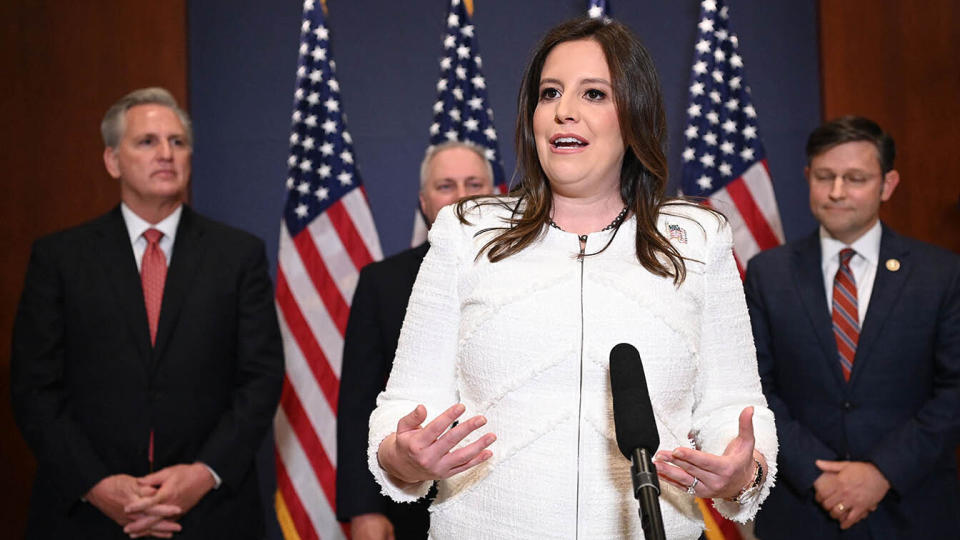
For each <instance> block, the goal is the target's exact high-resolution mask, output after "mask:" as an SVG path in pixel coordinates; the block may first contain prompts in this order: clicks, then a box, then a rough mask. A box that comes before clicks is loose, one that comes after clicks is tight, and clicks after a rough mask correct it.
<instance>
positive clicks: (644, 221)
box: [369, 19, 777, 538]
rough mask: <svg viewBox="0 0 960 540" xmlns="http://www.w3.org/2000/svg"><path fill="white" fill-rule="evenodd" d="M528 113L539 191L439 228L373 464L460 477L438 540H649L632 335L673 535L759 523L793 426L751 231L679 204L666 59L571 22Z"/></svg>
mask: <svg viewBox="0 0 960 540" xmlns="http://www.w3.org/2000/svg"><path fill="white" fill-rule="evenodd" d="M518 109H519V114H518V120H517V155H518V169H519V174H518V176H519V179H520V184H519V185H518V186H517V187H516V188H515V189H514V190H513V192H512V193H511V194H510V195H511V196H510V197H504V198H486V199H482V198H478V199H473V200H468V201H464V202H461V203H460V204H459V205H457V207H456V208H454V207H447V208H445V209H444V210H443V211H441V213H440V216H439V217H438V219H437V220H436V223H435V224H434V226H433V228H432V230H431V231H430V243H431V248H430V251H429V252H428V254H427V256H426V258H425V259H424V262H423V266H422V267H421V270H420V274H419V276H418V278H417V282H416V285H415V286H414V289H413V294H412V296H411V299H410V304H409V307H408V309H407V315H406V318H405V320H404V325H403V331H402V333H401V337H400V343H399V346H398V349H397V355H396V358H395V360H394V367H393V372H392V373H391V375H390V379H389V383H388V385H387V388H386V390H385V391H384V392H383V393H382V394H381V395H380V397H379V398H378V401H377V404H378V406H377V409H376V410H375V411H374V413H373V415H372V416H371V418H370V449H369V461H370V469H371V471H372V472H373V474H374V476H375V477H377V479H378V481H379V482H380V484H381V485H382V486H383V490H384V493H386V494H388V495H390V496H391V497H393V498H394V499H396V500H399V501H404V500H414V499H416V498H418V497H421V496H423V495H424V494H425V493H426V492H427V490H428V489H429V488H430V485H431V484H432V483H433V482H434V481H437V480H439V485H438V494H437V498H436V500H435V502H434V503H433V505H432V506H431V509H430V510H431V529H430V534H431V537H433V538H554V537H555V538H578V537H583V538H622V537H638V536H639V535H640V530H641V529H640V523H639V519H638V517H637V506H636V501H635V500H634V499H633V495H632V489H631V481H630V472H629V466H630V463H629V461H627V460H626V459H624V458H623V456H622V455H621V454H620V453H619V451H618V449H617V445H616V438H615V434H614V425H613V413H612V406H611V398H610V383H609V370H608V364H607V358H608V354H609V352H610V350H611V348H612V347H613V346H614V345H616V344H617V343H621V342H626V343H630V344H633V345H634V346H636V347H637V349H639V351H640V354H641V357H642V358H643V364H644V370H645V372H646V378H647V381H648V385H649V390H650V397H651V401H652V404H653V409H654V414H655V418H656V424H657V430H658V432H659V435H660V441H661V445H660V451H659V452H658V453H657V469H658V473H659V474H660V476H661V482H660V483H661V487H662V493H661V508H662V513H663V519H664V525H665V529H666V533H667V537H668V538H697V537H698V536H699V535H700V534H701V531H702V527H703V522H702V520H701V519H700V514H699V511H698V508H697V506H696V503H695V499H694V497H695V496H699V497H702V498H706V499H713V504H715V505H716V507H717V509H718V510H719V511H720V512H721V513H723V514H724V515H726V516H728V517H730V518H732V519H735V520H738V521H743V520H746V519H749V518H750V517H752V516H753V515H754V513H755V512H756V510H757V507H758V506H759V504H760V502H761V501H762V500H763V499H764V498H765V497H766V494H767V492H768V491H769V489H770V486H771V485H772V483H773V481H774V477H775V474H776V470H775V467H776V465H775V464H776V449H777V443H776V431H775V429H774V424H773V415H772V413H771V412H770V411H769V409H767V408H766V401H765V400H764V397H763V394H762V393H761V390H760V381H759V377H758V375H757V367H756V359H755V351H754V348H753V339H752V336H751V331H750V324H749V320H748V318H747V309H746V304H745V301H744V296H743V290H742V287H741V284H740V279H739V274H738V272H737V268H736V264H735V262H734V259H733V255H732V251H731V235H730V230H729V227H728V226H727V225H726V223H725V221H724V220H723V218H722V216H719V215H718V214H716V213H714V212H712V211H709V210H706V209H702V208H699V207H697V206H694V205H691V204H689V203H685V202H683V201H676V200H670V199H668V198H666V197H665V196H664V190H665V186H666V179H667V171H666V158H665V156H664V152H663V147H664V140H665V138H666V126H665V118H664V113H663V105H662V98H661V94H660V86H659V80H658V77H657V73H656V70H655V68H654V66H653V62H652V60H651V59H650V57H649V55H648V53H647V51H646V50H645V49H644V48H643V46H642V45H641V44H640V43H639V42H638V41H637V40H636V39H635V38H634V37H633V36H632V35H631V34H630V32H629V31H628V30H627V29H626V28H625V27H624V26H622V25H621V24H619V23H616V22H611V21H598V20H589V19H579V20H575V21H571V22H568V23H565V24H563V25H560V26H558V27H557V28H554V29H553V30H551V31H550V32H549V33H548V34H547V36H546V37H545V38H544V39H543V40H542V41H541V43H540V45H539V46H538V48H537V49H536V51H535V52H534V55H533V58H532V60H531V62H530V65H529V66H528V68H527V71H526V74H525V77H524V80H523V83H522V87H521V90H520V96H519V107H518ZM411 411H412V412H411ZM465 413H467V415H466V416H468V417H469V418H467V419H466V420H462V421H460V422H459V424H456V425H455V426H453V427H451V426H452V424H453V423H454V421H455V420H457V419H458V418H460V417H461V416H463V415H464V414H465ZM428 417H432V420H431V421H430V422H429V423H427V424H426V425H422V424H423V423H424V422H425V421H426V420H427V419H428ZM481 427H483V428H484V429H482V430H481V429H479V428H481ZM494 441H496V444H493V443H494Z"/></svg>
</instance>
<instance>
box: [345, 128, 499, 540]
mask: <svg viewBox="0 0 960 540" xmlns="http://www.w3.org/2000/svg"><path fill="white" fill-rule="evenodd" d="M492 192H493V170H492V169H491V167H490V162H489V161H487V159H486V158H485V157H484V154H483V150H482V149H480V148H478V147H476V146H474V145H471V144H469V143H464V142H456V141H454V142H447V143H443V144H439V145H437V146H432V147H430V148H429V149H427V153H426V156H425V157H424V158H423V163H422V164H421V166H420V207H421V210H422V211H423V215H424V219H425V220H426V222H427V223H428V224H432V223H433V221H434V220H435V219H437V214H438V213H439V212H440V209H441V208H443V207H444V206H447V205H448V204H452V203H454V202H456V201H458V200H460V199H461V198H463V197H467V196H471V195H489V194H490V193H492ZM428 248H429V245H428V244H427V243H426V242H424V243H423V244H421V245H419V246H417V247H415V248H412V249H408V250H406V251H402V252H400V253H398V254H396V255H394V256H392V257H389V258H387V259H384V260H383V261H380V262H377V263H373V264H370V265H367V266H366V267H364V268H363V270H361V272H360V279H359V281H358V282H357V289H356V291H355V292H354V295H353V302H352V304H351V306H350V319H349V321H348V322H347V332H346V336H345V338H344V347H343V367H342V370H341V375H340V399H339V403H338V406H337V411H338V418H337V457H338V463H337V517H338V518H339V519H340V520H341V521H345V522H349V523H350V532H351V538H353V540H374V539H375V540H386V539H388V538H394V537H395V538H398V539H401V540H402V539H405V538H426V536H427V528H428V526H429V520H428V517H427V503H428V501H425V500H420V501H417V502H416V503H413V504H399V503H395V502H393V501H391V500H390V499H389V498H388V497H386V496H384V495H381V494H380V486H379V485H377V482H376V480H374V479H373V476H372V475H371V474H370V470H369V469H368V467H367V429H368V422H369V420H370V413H371V412H373V409H374V407H375V406H376V399H377V395H378V394H379V393H380V392H382V391H383V389H384V387H385V386H386V383H387V377H388V376H389V375H390V369H391V368H392V367H393V355H394V353H395V352H396V350H397V340H398V339H399V337H400V327H401V325H402V323H403V316H404V314H406V311H407V302H408V301H409V300H410V291H411V290H413V282H414V281H415V280H416V279H417V272H418V271H419V270H420V263H421V262H423V257H424V255H426V254H427V249H428Z"/></svg>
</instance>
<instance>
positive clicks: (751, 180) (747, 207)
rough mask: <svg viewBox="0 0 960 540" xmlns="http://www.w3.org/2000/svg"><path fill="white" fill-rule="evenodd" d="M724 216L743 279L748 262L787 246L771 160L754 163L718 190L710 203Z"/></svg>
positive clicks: (710, 199) (711, 197) (710, 198)
mask: <svg viewBox="0 0 960 540" xmlns="http://www.w3.org/2000/svg"><path fill="white" fill-rule="evenodd" d="M707 200H708V201H709V202H710V205H711V206H712V207H714V208H716V209H717V210H719V211H721V212H723V215H724V216H726V217H727V220H728V221H729V223H730V228H731V229H732V231H733V254H734V257H735V258H736V260H737V268H738V269H739V270H740V275H741V276H743V274H744V272H745V271H746V268H747V261H749V260H750V259H751V258H752V257H753V256H754V255H756V254H757V253H760V252H761V251H763V250H765V249H769V248H772V247H775V246H779V245H780V244H783V242H784V236H783V225H782V224H781V222H780V212H779V210H778V209H777V199H776V196H775V195H774V193H773V181H772V179H771V176H770V170H769V169H768V168H767V160H765V159H764V160H761V161H758V162H757V163H754V164H753V165H752V166H751V167H750V168H749V169H747V170H746V172H744V173H743V175H742V176H740V177H739V178H737V179H736V180H734V181H733V182H730V183H729V184H727V185H726V186H725V187H724V188H722V189H720V190H717V191H715V192H714V193H713V195H711V196H710V197H709V198H708V199H707Z"/></svg>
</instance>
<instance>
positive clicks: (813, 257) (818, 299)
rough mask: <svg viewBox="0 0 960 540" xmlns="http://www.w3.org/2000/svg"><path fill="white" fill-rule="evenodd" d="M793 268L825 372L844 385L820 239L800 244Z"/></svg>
mask: <svg viewBox="0 0 960 540" xmlns="http://www.w3.org/2000/svg"><path fill="white" fill-rule="evenodd" d="M793 256H794V261H793V264H792V265H791V266H792V267H793V271H794V279H795V282H796V284H797V288H798V289H799V293H800V299H801V301H802V303H803V307H804V309H805V310H806V312H807V316H808V317H809V318H810V322H811V324H813V328H814V332H815V333H816V335H817V341H818V342H819V343H820V350H821V352H822V353H823V356H822V359H823V360H824V361H825V362H826V369H827V370H828V371H829V372H830V373H831V374H832V375H833V377H835V379H836V382H837V383H843V382H844V381H843V374H842V373H841V371H840V361H839V360H838V359H837V355H838V353H837V342H836V340H835V339H834V337H833V321H832V320H831V318H830V311H829V310H828V309H827V293H826V291H825V290H823V269H822V260H821V256H820V236H819V234H818V233H816V232H814V234H813V235H811V236H810V237H808V238H807V239H805V240H803V241H802V242H800V243H799V244H797V246H796V248H795V251H794V253H793Z"/></svg>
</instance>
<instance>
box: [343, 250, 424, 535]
mask: <svg viewBox="0 0 960 540" xmlns="http://www.w3.org/2000/svg"><path fill="white" fill-rule="evenodd" d="M428 248H429V245H428V244H426V243H424V244H421V245H420V246H418V247H415V248H413V249H408V250H406V251H403V252H400V253H398V254H396V255H394V256H392V257H389V258H387V259H384V260H383V261H380V262H377V263H373V264H369V265H367V266H366V267H364V268H363V270H361V271H360V279H359V281H358V282H357V289H356V291H355V292H354V294H353V302H352V303H351V305H350V319H349V320H348V322H347V332H346V336H345V341H344V347H343V367H342V368H341V372H340V399H339V402H338V405H337V517H338V518H339V519H340V520H341V521H349V520H350V518H352V517H353V516H357V515H360V514H367V513H372V512H375V513H381V514H385V515H386V516H387V517H388V518H390V521H391V522H392V523H393V525H394V528H395V533H396V537H397V538H398V539H404V538H426V536H427V528H428V525H429V518H428V515H427V504H428V503H427V501H425V500H421V501H417V502H416V503H406V504H398V503H395V502H393V501H392V500H390V499H389V498H387V497H385V496H384V495H381V494H380V486H379V485H377V482H376V481H375V480H374V479H373V475H371V474H370V470H369V469H368V468H367V432H368V424H369V421H370V413H371V412H373V409H374V407H375V406H376V401H377V395H378V394H379V393H380V392H381V391H383V389H384V387H385V386H386V383H387V377H388V376H389V375H390V370H391V368H392V367H393V356H394V353H396V351H397V340H398V339H399V338H400V327H401V326H402V325H403V317H404V315H405V314H406V312H407V302H408V301H409V300H410V291H412V290H413V282H414V281H416V279H417V272H418V271H419V270H420V263H421V262H423V257H424V255H426V254H427V249H428Z"/></svg>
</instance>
